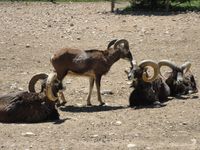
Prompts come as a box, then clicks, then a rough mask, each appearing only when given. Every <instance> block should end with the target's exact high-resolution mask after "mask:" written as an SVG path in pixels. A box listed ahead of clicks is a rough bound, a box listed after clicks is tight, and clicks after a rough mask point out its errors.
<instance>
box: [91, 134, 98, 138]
mask: <svg viewBox="0 0 200 150" xmlns="http://www.w3.org/2000/svg"><path fill="white" fill-rule="evenodd" d="M98 136H99V135H98V134H94V135H92V136H91V137H93V138H96V137H98Z"/></svg>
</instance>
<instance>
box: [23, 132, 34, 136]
mask: <svg viewBox="0 0 200 150" xmlns="http://www.w3.org/2000/svg"><path fill="white" fill-rule="evenodd" d="M22 135H23V136H35V134H34V133H33V132H26V133H22Z"/></svg>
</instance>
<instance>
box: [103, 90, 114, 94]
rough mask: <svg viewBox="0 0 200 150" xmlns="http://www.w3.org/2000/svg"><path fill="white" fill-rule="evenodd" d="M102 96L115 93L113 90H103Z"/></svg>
mask: <svg viewBox="0 0 200 150" xmlns="http://www.w3.org/2000/svg"><path fill="white" fill-rule="evenodd" d="M101 94H102V95H113V94H114V93H113V92H112V90H103V91H101Z"/></svg>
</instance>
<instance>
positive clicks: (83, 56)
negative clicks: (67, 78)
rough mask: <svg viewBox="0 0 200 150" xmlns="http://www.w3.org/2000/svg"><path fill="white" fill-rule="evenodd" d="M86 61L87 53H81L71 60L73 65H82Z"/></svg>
mask: <svg viewBox="0 0 200 150" xmlns="http://www.w3.org/2000/svg"><path fill="white" fill-rule="evenodd" d="M86 59H88V55H87V53H85V52H83V53H81V54H80V55H78V56H76V57H75V58H74V59H73V62H75V63H83V62H84V61H85V60H86Z"/></svg>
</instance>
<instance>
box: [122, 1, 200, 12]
mask: <svg viewBox="0 0 200 150" xmlns="http://www.w3.org/2000/svg"><path fill="white" fill-rule="evenodd" d="M130 4H131V6H129V7H127V8H125V10H124V11H131V10H132V11H133V10H156V11H165V10H173V11H186V10H197V11H199V10H200V0H130Z"/></svg>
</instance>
